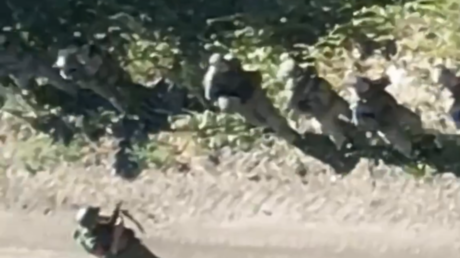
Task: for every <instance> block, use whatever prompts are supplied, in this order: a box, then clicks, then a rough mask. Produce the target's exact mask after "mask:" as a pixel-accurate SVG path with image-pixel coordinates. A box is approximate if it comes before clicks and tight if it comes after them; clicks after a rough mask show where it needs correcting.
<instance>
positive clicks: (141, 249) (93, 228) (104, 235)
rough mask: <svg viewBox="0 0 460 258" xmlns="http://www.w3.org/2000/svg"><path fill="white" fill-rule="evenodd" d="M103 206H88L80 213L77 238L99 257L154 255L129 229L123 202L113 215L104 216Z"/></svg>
mask: <svg viewBox="0 0 460 258" xmlns="http://www.w3.org/2000/svg"><path fill="white" fill-rule="evenodd" d="M99 212H100V208H99V207H85V208H82V209H80V210H79V211H78V212H77V216H76V220H77V222H78V224H79V225H78V228H77V229H76V230H75V232H74V234H73V238H74V239H75V240H76V241H77V243H78V244H79V245H80V246H82V247H83V248H84V249H85V251H86V252H88V253H89V254H92V255H94V256H97V257H126V258H128V257H129V258H154V257H156V256H155V255H154V254H152V253H151V252H150V251H149V250H148V249H147V248H146V247H145V246H144V245H143V244H142V243H141V241H140V240H139V239H138V238H137V237H136V236H135V234H134V231H133V230H132V229H129V228H125V226H124V221H123V218H122V216H120V212H121V210H120V204H119V205H117V207H116V209H115V210H114V212H113V214H112V216H110V217H108V216H101V215H100V214H99Z"/></svg>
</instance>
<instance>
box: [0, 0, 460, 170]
mask: <svg viewBox="0 0 460 258" xmlns="http://www.w3.org/2000/svg"><path fill="white" fill-rule="evenodd" d="M0 10H2V11H1V12H2V14H1V15H0V17H1V18H0V24H1V25H2V27H3V28H4V29H3V30H4V32H5V35H7V37H8V38H10V39H14V41H15V42H17V43H19V44H20V46H21V47H22V48H23V49H24V53H36V54H40V55H45V56H47V57H49V58H50V60H51V59H53V57H54V56H55V54H56V50H57V49H58V48H59V47H63V46H66V45H67V44H69V43H70V42H71V41H72V40H73V38H74V36H75V35H80V36H79V38H80V39H81V40H83V41H87V42H89V41H92V42H97V43H98V44H100V45H104V46H110V47H111V51H112V54H113V55H114V56H115V57H116V58H117V60H118V61H119V62H120V65H121V66H123V67H124V68H125V69H126V70H127V71H128V72H129V74H130V75H131V77H132V79H133V80H135V81H138V82H145V81H147V80H150V79H152V78H155V77H158V76H160V75H161V76H165V77H167V78H170V79H171V80H173V81H174V82H176V83H178V84H180V85H182V86H183V87H186V88H187V89H188V90H189V91H190V92H191V94H192V95H193V98H194V99H196V100H198V101H199V102H200V103H201V104H202V105H203V106H204V107H208V104H207V103H205V102H204V101H203V98H202V97H201V77H202V75H203V71H204V67H205V65H206V60H207V58H208V56H209V55H210V53H211V52H223V53H233V54H234V55H236V56H237V57H239V58H241V59H242V60H243V61H244V64H245V65H246V66H247V68H248V69H260V70H261V71H262V72H263V76H264V87H265V88H266V89H267V90H268V92H269V95H270V97H271V98H272V99H273V100H274V102H275V104H276V106H277V107H278V108H280V109H281V110H282V112H283V113H284V114H285V115H287V116H288V114H287V113H286V112H287V111H286V110H285V109H284V103H285V101H286V99H285V98H286V97H285V96H284V95H283V94H281V93H282V92H281V89H282V84H281V83H280V82H278V81H277V80H276V79H275V74H276V70H277V67H278V65H279V63H280V60H279V57H280V55H281V54H282V53H285V52H289V53H291V54H292V55H294V56H296V57H298V58H300V59H302V60H305V63H306V64H307V63H311V60H316V61H315V64H316V65H317V67H318V70H319V72H320V73H321V75H323V76H325V77H326V78H327V79H328V80H330V81H331V82H332V83H333V84H334V85H336V86H339V85H340V80H341V78H342V77H343V75H344V73H345V72H346V71H347V70H348V69H350V68H351V65H352V62H353V59H352V57H351V50H352V49H351V48H350V46H351V44H350V43H351V42H352V41H355V42H359V41H361V40H362V39H363V38H364V37H366V38H369V39H372V41H374V42H377V43H378V42H384V41H385V40H388V39H391V40H393V39H394V40H396V41H397V42H398V44H399V54H398V56H399V57H404V56H411V55H420V56H422V57H424V58H426V60H428V61H427V62H432V61H433V60H431V59H430V58H431V57H433V58H449V59H451V60H454V61H455V60H457V59H459V58H460V52H459V51H457V49H459V46H458V44H460V34H458V32H459V31H460V24H459V23H458V22H457V19H458V18H457V15H458V12H459V11H460V3H458V2H457V1H454V0H432V1H396V0H366V1H364V0H347V1H338V0H321V1H314V0H312V1H305V0H304V1H300V0H284V1H277V0H257V1H247V0H221V1H214V0H187V1H184V0H170V1H164V0H157V1H145V0H130V1H124V0H109V1H94V0H80V1H75V0H43V1H41V2H40V4H39V5H37V4H36V3H35V2H33V1H26V0H16V1H3V2H2V3H0ZM377 45H378V44H377ZM0 62H1V60H0ZM374 64H375V65H374V66H372V67H371V66H370V67H366V69H369V70H375V69H378V68H379V63H378V62H376V63H374ZM0 69H1V68H0ZM10 95H12V94H10ZM18 98H19V97H18V96H17V95H15V96H14V98H13V97H11V98H9V99H8V101H6V102H7V103H6V105H5V107H4V108H3V109H4V112H8V113H11V106H13V109H15V110H20V112H21V114H22V116H23V115H24V114H26V113H30V112H35V114H34V115H35V116H38V117H40V116H41V115H43V112H45V113H46V112H51V111H50V109H49V108H47V107H41V108H42V109H43V110H45V111H43V110H42V111H40V112H41V113H40V112H38V111H37V110H36V108H35V110H34V108H32V107H30V106H28V107H26V108H24V106H27V105H26V104H18V103H22V102H20V101H18ZM12 99H13V100H14V101H13V100H12ZM11 101H13V102H14V103H13V104H12V102H11ZM7 106H8V108H7ZM31 109H32V110H31ZM13 113H14V112H13ZM101 116H102V115H101ZM98 119H99V120H101V119H102V118H100V117H99V118H98ZM99 120H98V121H99ZM21 121H22V120H17V119H11V118H9V119H3V120H2V123H3V127H5V129H4V130H3V132H2V133H4V134H8V135H12V137H10V138H12V139H14V140H16V143H15V144H17V147H16V148H17V149H18V150H21V151H20V152H18V153H17V156H18V157H20V158H21V159H23V160H26V163H27V167H29V169H30V170H31V171H40V170H44V169H46V167H47V166H52V163H59V162H63V161H67V162H76V161H78V162H82V159H81V158H82V157H84V156H88V155H89V156H91V155H96V154H95V153H98V152H101V150H102V149H105V147H103V146H110V144H108V143H106V142H110V141H111V139H107V138H106V139H104V140H101V141H100V142H99V143H96V144H95V143H91V144H90V143H89V142H88V141H86V140H85V138H84V137H83V136H78V137H77V139H76V140H74V141H73V142H72V143H71V144H70V145H68V146H62V145H59V144H58V145H54V146H55V147H51V146H53V145H52V144H51V141H50V140H49V139H48V138H46V137H39V135H40V134H38V133H34V132H33V131H32V130H31V129H30V128H29V127H26V126H24V122H21ZM170 121H171V123H172V128H173V132H167V133H166V132H165V133H160V134H159V135H158V134H156V135H152V136H151V137H150V142H149V143H148V144H146V145H143V146H138V147H136V148H134V151H135V152H136V153H137V157H138V158H139V159H140V160H143V161H145V163H146V164H149V165H158V166H162V165H165V164H171V163H174V160H175V157H174V155H176V154H183V153H184V152H188V153H189V154H188V155H195V154H199V153H204V152H206V151H208V150H212V149H218V148H220V147H222V146H232V147H234V148H240V149H243V150H248V149H250V148H255V146H257V145H270V146H275V147H277V148H278V147H279V148H281V149H283V150H285V149H286V148H287V147H286V144H285V143H282V142H281V141H277V140H275V139H271V138H270V137H262V136H263V132H262V130H260V129H253V128H250V126H248V125H247V124H245V123H244V121H243V119H242V118H240V117H239V116H237V115H228V114H221V113H215V112H213V111H206V112H204V113H201V112H192V111H190V112H189V114H187V115H180V116H175V117H170ZM23 130H26V131H27V132H21V131H23ZM95 145H97V146H95ZM24 146H27V148H26V147H24ZM85 146H86V147H85ZM101 146H102V147H101ZM108 148H109V147H108ZM103 153H105V152H103ZM26 156H28V158H26ZM104 157H107V155H105V154H102V155H101V157H100V158H101V159H103V158H104ZM4 162H9V160H8V159H5V160H4Z"/></svg>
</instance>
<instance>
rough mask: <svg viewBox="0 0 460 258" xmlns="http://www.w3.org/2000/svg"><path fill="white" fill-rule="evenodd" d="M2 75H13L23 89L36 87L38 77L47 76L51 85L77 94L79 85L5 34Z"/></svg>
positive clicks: (0, 47)
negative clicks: (67, 79) (64, 77)
mask: <svg viewBox="0 0 460 258" xmlns="http://www.w3.org/2000/svg"><path fill="white" fill-rule="evenodd" d="M0 67H1V68H0V76H9V77H11V78H12V79H13V80H14V81H15V83H16V84H17V86H18V87H20V88H21V89H22V90H30V87H35V86H36V85H35V83H34V82H33V81H35V80H36V79H37V78H40V77H42V78H46V79H47V80H48V82H49V84H50V85H51V86H54V87H55V88H57V89H59V90H62V91H64V92H66V93H67V94H69V95H71V96H76V93H77V87H76V86H75V85H73V84H72V83H70V82H67V81H66V80H64V79H63V78H61V76H59V72H58V71H57V70H55V69H53V68H52V65H51V63H48V62H46V61H45V59H43V58H40V57H39V56H38V55H36V54H35V53H32V52H27V51H25V50H23V49H21V47H20V46H19V45H17V44H15V43H13V42H11V41H10V40H9V39H8V38H7V37H6V36H5V35H0Z"/></svg>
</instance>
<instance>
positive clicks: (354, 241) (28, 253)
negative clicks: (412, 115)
mask: <svg viewBox="0 0 460 258" xmlns="http://www.w3.org/2000/svg"><path fill="white" fill-rule="evenodd" d="M72 214H73V213H71V212H59V213H53V214H48V215H40V214H37V213H29V214H27V213H23V212H5V211H4V212H1V213H0V246H1V249H0V256H2V257H15V258H22V257H24V258H26V257H27V258H28V257H39V258H54V257H56V258H57V257H63V256H65V257H75V258H79V257H85V254H84V253H83V252H82V251H81V250H79V249H78V247H77V246H75V244H74V243H73V242H72V241H71V239H70V234H71V232H72ZM263 224H265V225H263ZM193 225H194V224H192V223H189V224H188V225H185V224H183V225H179V224H178V225H174V226H172V225H171V226H168V227H167V228H162V229H161V230H160V233H159V234H158V235H157V236H150V237H149V238H145V239H144V240H145V241H146V242H147V243H148V245H149V247H151V250H152V251H154V252H155V254H156V255H158V256H159V257H161V258H163V257H164V258H179V257H192V258H193V257H196V258H207V257H209V258H211V257H222V258H227V257H229V258H230V257H254V258H259V257H260V258H262V257H263V258H269V257H270V258H271V257H273V258H275V257H289V258H291V257H292V258H294V257H295V258H297V257H299V258H301V257H302V258H303V257H311V258H334V257H337V258H339V257H341V258H352V257H353V258H361V257H362V258H364V257H369V258H370V257H393V258H396V257H397V258H403V257H406V258H407V257H409V258H410V257H427V258H429V257H445V258H448V257H458V249H456V248H455V246H458V245H457V244H456V240H457V239H458V236H459V234H458V233H456V232H455V231H451V232H449V231H444V232H443V231H442V230H434V231H431V232H419V233H416V232H409V231H408V230H404V229H402V228H399V229H397V228H395V227H393V228H391V227H386V228H384V227H381V225H380V226H379V227H376V226H375V225H368V226H366V227H364V226H362V227H354V228H349V227H344V226H341V225H334V226H333V225H326V224H323V225H321V224H315V225H313V224H312V225H304V226H303V227H301V226H299V225H298V226H297V227H295V228H293V227H291V228H289V227H287V226H286V225H284V226H282V225H276V224H271V225H270V224H266V223H261V222H259V223H258V225H255V226H254V225H253V226H252V227H249V228H247V227H246V226H243V225H233V226H231V227H230V226H228V227H222V226H221V227H213V226H203V225H201V226H197V225H196V224H195V225H194V226H193ZM152 235H155V234H152ZM175 235H176V236H177V235H181V237H174V236H175Z"/></svg>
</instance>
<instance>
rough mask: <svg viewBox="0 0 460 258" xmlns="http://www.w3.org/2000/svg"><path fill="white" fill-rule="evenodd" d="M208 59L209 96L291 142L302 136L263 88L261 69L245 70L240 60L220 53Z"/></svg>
mask: <svg viewBox="0 0 460 258" xmlns="http://www.w3.org/2000/svg"><path fill="white" fill-rule="evenodd" d="M209 63H210V66H209V68H208V70H207V72H206V75H205V77H204V80H203V85H204V87H205V97H206V99H208V100H210V101H212V102H217V105H218V106H219V108H220V109H221V110H222V111H225V112H229V113H238V114H240V115H242V116H243V117H244V118H245V119H246V120H247V121H248V122H249V123H250V124H252V125H255V126H260V127H265V128H270V129H272V130H274V131H275V132H276V133H277V134H278V135H279V136H281V137H282V138H284V139H286V140H287V141H288V142H291V143H293V142H296V141H297V140H299V139H300V136H299V135H298V134H297V133H296V132H295V131H294V130H293V129H292V128H291V127H290V126H289V124H288V123H287V121H286V119H285V118H283V117H282V116H281V114H280V113H279V111H278V110H276V108H275V107H274V106H273V104H272V102H271V101H270V99H269V98H268V96H267V95H266V93H265V92H264V90H263V89H262V88H261V83H262V76H261V74H260V72H258V71H245V70H243V69H242V67H241V64H240V63H239V60H237V59H231V60H225V59H223V58H222V57H221V56H220V55H217V54H214V55H213V56H211V58H210V61H209Z"/></svg>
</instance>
